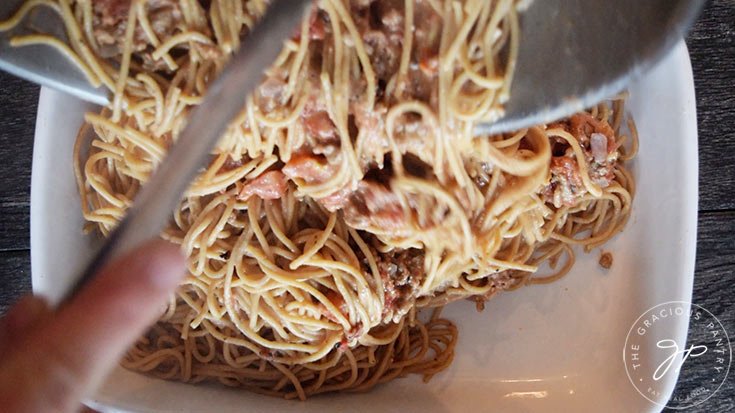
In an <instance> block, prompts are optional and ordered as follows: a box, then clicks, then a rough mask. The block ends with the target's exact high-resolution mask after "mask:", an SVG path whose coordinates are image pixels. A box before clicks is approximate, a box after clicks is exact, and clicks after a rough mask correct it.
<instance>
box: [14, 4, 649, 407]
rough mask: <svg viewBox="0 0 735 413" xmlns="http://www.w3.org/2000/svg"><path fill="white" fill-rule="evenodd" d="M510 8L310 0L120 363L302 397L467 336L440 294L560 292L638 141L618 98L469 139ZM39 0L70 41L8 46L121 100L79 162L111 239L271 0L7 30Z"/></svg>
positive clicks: (348, 385)
mask: <svg viewBox="0 0 735 413" xmlns="http://www.w3.org/2000/svg"><path fill="white" fill-rule="evenodd" d="M519 3H520V2H518V1H516V0H494V1H484V0H465V1H449V0H402V1H399V0H386V1H375V0H349V1H348V0H321V1H319V2H317V4H316V6H315V8H314V10H313V12H312V13H311V15H310V17H309V18H308V19H305V20H304V22H303V23H302V25H301V27H299V28H297V29H296V30H295V32H294V36H293V37H292V38H291V39H290V40H288V41H287V42H286V44H285V46H284V48H283V51H282V52H281V54H280V56H279V57H278V58H277V60H276V61H275V62H274V63H273V65H272V66H271V67H270V68H269V70H268V71H267V73H266V76H265V78H264V80H263V82H262V83H261V85H260V87H259V88H258V90H257V91H256V92H255V93H253V94H252V95H251V96H249V97H247V104H246V105H245V107H244V108H243V110H242V111H241V112H240V114H239V115H238V117H237V118H236V119H234V120H233V121H232V123H231V125H230V126H229V128H228V131H227V133H226V134H225V136H223V137H222V139H221V141H220V142H219V144H218V146H217V148H216V150H215V151H214V152H213V154H212V159H211V162H210V164H209V166H208V168H207V169H206V170H205V171H203V172H202V173H201V174H200V175H199V177H198V178H197V179H196V180H195V181H194V182H193V183H192V185H191V187H190V188H189V190H188V192H187V193H186V196H185V198H184V199H183V200H182V202H181V204H180V206H179V208H177V209H176V211H174V213H173V217H172V221H171V225H170V226H169V227H168V228H167V229H166V230H165V232H164V233H163V235H162V236H163V237H164V238H166V239H169V240H171V241H173V242H176V243H179V244H181V245H182V248H183V249H184V250H185V251H186V253H187V254H188V256H189V272H190V275H189V276H188V277H187V278H186V280H185V281H184V282H183V284H182V285H181V287H180V289H179V291H178V292H177V293H176V295H174V296H172V297H171V301H170V303H169V305H168V307H167V309H166V311H165V312H164V314H163V315H162V316H161V318H160V321H159V323H158V324H157V326H156V327H154V328H153V329H152V330H151V331H150V332H149V333H148V334H147V335H146V337H144V338H142V339H141V340H140V341H139V342H138V343H137V344H136V345H135V346H134V347H133V349H131V351H130V353H129V354H128V356H127V357H126V358H125V360H124V361H123V365H124V366H127V367H128V368H131V369H134V370H138V371H143V372H148V373H151V374H154V375H156V376H159V377H162V378H167V379H178V380H183V381H188V382H199V381H202V380H208V379H216V380H218V381H220V382H222V383H224V384H226V385H230V386H239V387H245V388H248V389H250V390H253V391H257V392H260V393H265V394H270V395H280V396H285V397H288V398H296V397H298V398H301V399H304V398H305V397H307V396H308V395H312V394H317V393H322V392H328V391H337V390H364V389H368V388H370V387H372V386H373V385H375V384H376V383H379V382H385V381H388V380H391V379H392V378H395V377H400V376H403V375H406V374H410V373H417V374H421V375H423V376H424V377H425V378H426V379H427V380H428V379H429V378H430V377H431V376H432V375H433V374H435V373H437V372H439V371H441V370H442V369H444V368H446V366H448V365H449V363H450V362H451V360H452V357H453V354H454V345H455V343H456V340H457V330H456V328H455V327H454V326H453V325H452V324H451V323H449V322H448V321H447V320H444V319H442V318H440V317H439V307H441V306H443V305H444V304H446V303H448V302H451V301H454V300H457V299H462V298H469V299H472V300H474V301H476V302H477V303H478V308H481V306H482V303H483V302H484V301H485V300H487V299H489V298H491V297H492V296H493V295H495V294H497V293H498V292H499V291H502V290H512V289H515V288H518V287H521V286H524V285H530V284H540V283H548V282H552V281H554V280H556V279H558V278H560V277H562V276H564V275H565V274H566V273H567V272H568V271H569V269H570V268H571V267H572V265H573V263H574V252H573V250H572V248H571V247H572V246H573V245H581V246H583V247H584V248H585V249H586V250H588V251H589V250H590V249H592V248H595V247H597V246H599V245H602V244H603V243H604V242H605V241H607V240H608V239H610V238H611V237H612V236H613V235H614V234H615V233H617V232H618V231H620V230H621V229H622V228H623V226H624V225H625V223H626V221H627V219H628V217H629V215H630V206H631V200H632V196H633V192H634V181H633V179H632V176H631V175H630V173H629V172H628V171H627V169H625V167H624V166H623V165H622V163H623V162H626V161H628V160H630V159H631V158H632V157H633V156H634V155H635V150H636V148H637V135H636V132H635V127H634V125H633V124H632V122H628V123H627V125H626V124H624V118H623V112H624V109H623V97H618V98H615V99H614V100H613V101H612V102H611V104H601V105H599V106H597V107H594V108H592V109H591V110H590V111H588V112H583V113H579V114H576V115H574V116H572V117H570V118H568V119H565V120H562V121H559V122H557V123H554V124H550V125H540V126H536V127H532V128H529V129H526V130H521V131H518V132H515V133H511V134H503V135H496V136H480V137H475V136H473V133H472V132H473V126H474V125H475V124H476V123H477V122H483V121H492V120H494V119H496V118H498V117H499V116H502V114H503V103H504V102H505V101H506V100H507V99H508V92H509V88H510V82H511V78H512V72H513V67H514V64H515V56H516V55H517V48H518V32H519V23H518V15H517V13H518V12H517V7H518V6H519ZM39 6H47V7H49V8H51V9H52V10H55V11H56V12H58V14H59V15H60V16H61V18H62V20H63V22H64V24H65V26H66V30H67V36H68V38H69V39H68V40H69V42H68V43H69V46H65V47H66V49H64V48H63V47H61V43H59V42H58V41H57V40H56V39H53V38H51V37H48V36H45V35H42V34H33V35H24V34H19V35H18V36H16V37H15V38H14V40H13V41H14V42H16V43H17V44H32V43H45V44H49V45H52V46H54V47H57V48H61V49H62V50H64V51H65V53H66V54H68V55H73V56H75V61H76V63H77V65H78V66H79V67H80V68H82V69H83V70H84V71H85V73H86V74H87V76H88V78H89V79H90V81H91V82H93V83H95V82H96V83H99V84H103V85H105V86H106V87H108V88H109V89H110V90H111V91H112V92H113V93H114V99H113V101H112V104H111V105H110V106H109V107H108V108H104V109H102V111H101V112H100V113H98V114H94V113H89V114H87V115H86V116H85V121H86V122H85V125H84V127H83V128H82V130H81V131H80V133H79V138H78V140H77V148H76V150H75V153H76V156H77V157H76V159H75V162H74V163H75V170H76V175H77V179H78V186H79V190H80V194H81V201H82V212H83V214H84V217H85V218H86V219H87V221H88V225H87V226H86V229H87V230H93V229H94V230H99V232H101V233H102V234H103V235H107V234H109V233H110V231H111V230H112V229H113V228H114V227H115V225H116V224H117V223H118V222H119V220H120V219H121V218H122V216H123V215H124V214H125V210H126V208H127V207H129V206H130V205H131V203H132V199H133V198H134V196H135V194H136V192H137V190H138V189H139V187H140V186H141V185H142V184H143V183H144V182H145V181H146V180H147V178H148V176H149V175H150V173H151V172H152V171H153V170H154V169H155V167H156V165H157V164H158V163H159V162H160V161H161V159H162V157H163V156H165V153H166V150H167V148H168V147H169V146H170V145H171V144H172V143H173V142H174V141H175V140H176V138H177V136H178V134H179V132H180V131H181V129H182V127H183V125H184V124H185V122H186V119H187V114H188V113H189V111H190V110H191V109H192V108H193V107H194V106H196V105H198V104H199V103H200V102H201V99H202V96H203V94H204V93H205V92H206V89H207V85H208V84H209V83H210V81H211V80H212V79H213V78H214V77H215V76H216V75H217V73H218V71H219V70H220V69H221V68H222V67H223V66H224V64H225V63H226V62H227V60H228V58H229V56H230V55H231V53H232V52H233V51H234V50H236V49H237V47H239V38H240V36H241V35H243V34H244V33H245V32H247V30H248V28H249V27H251V25H252V24H253V22H254V21H256V20H257V18H258V16H260V15H261V14H262V13H264V12H265V9H266V7H267V2H266V1H262V0H212V1H211V2H210V1H207V2H204V1H198V0H180V1H173V0H148V1H145V0H131V1H123V0H104V1H94V2H92V1H91V0H31V1H29V2H28V3H26V5H25V6H23V7H22V8H21V9H20V10H19V11H18V13H17V14H16V15H15V16H14V17H12V18H11V19H10V20H9V21H8V22H5V23H0V30H10V29H14V28H15V29H16V30H18V29H17V28H18V26H19V25H20V24H21V22H22V21H23V18H24V16H25V15H26V14H28V13H30V12H31V11H32V10H33V9H34V8H35V7H39ZM626 126H627V127H628V129H630V138H628V136H627V135H626V134H625V133H624V132H623V129H625V127H626ZM89 134H91V135H92V139H91V146H90V148H89V150H88V151H87V150H86V149H85V147H84V145H83V142H85V139H86V137H87V136H88V135H89ZM626 139H630V140H631V141H632V148H633V149H632V150H626V149H625V147H623V146H622V145H623V143H624V142H625V141H626ZM562 256H564V257H565V262H564V265H561V266H559V267H558V268H557V269H556V270H555V272H554V273H553V274H551V275H545V276H540V275H538V269H539V266H540V265H541V264H542V263H543V262H549V263H550V264H551V267H552V268H555V267H557V264H558V263H557V261H559V260H560V259H562V258H564V257H562ZM427 307H437V309H435V310H434V312H433V313H432V315H431V317H430V318H428V319H423V317H422V316H421V315H420V314H418V310H419V309H421V308H427Z"/></svg>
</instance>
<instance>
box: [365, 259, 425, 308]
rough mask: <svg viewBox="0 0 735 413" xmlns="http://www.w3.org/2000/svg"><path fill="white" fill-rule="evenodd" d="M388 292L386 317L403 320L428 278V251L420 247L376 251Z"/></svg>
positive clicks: (381, 274) (384, 285)
mask: <svg viewBox="0 0 735 413" xmlns="http://www.w3.org/2000/svg"><path fill="white" fill-rule="evenodd" d="M375 256H376V259H377V264H378V271H379V272H380V278H381V279H382V280H383V291H384V293H385V307H384V309H383V318H384V320H392V321H394V322H397V321H399V320H400V319H401V318H402V317H403V316H404V315H405V314H406V313H407V312H408V310H410V309H411V307H412V306H413V305H414V303H415V302H416V298H417V297H418V293H419V289H420V287H421V283H422V281H423V280H424V276H425V274H424V253H423V251H421V250H418V249H413V248H411V249H405V250H396V251H392V252H389V253H384V254H380V253H375Z"/></svg>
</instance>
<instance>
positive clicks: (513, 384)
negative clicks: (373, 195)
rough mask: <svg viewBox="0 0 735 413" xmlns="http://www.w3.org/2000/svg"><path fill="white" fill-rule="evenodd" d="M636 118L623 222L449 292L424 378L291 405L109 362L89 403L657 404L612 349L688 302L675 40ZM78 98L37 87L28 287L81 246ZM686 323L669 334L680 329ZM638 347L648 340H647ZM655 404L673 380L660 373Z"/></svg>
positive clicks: (171, 406) (311, 407) (683, 102)
mask: <svg viewBox="0 0 735 413" xmlns="http://www.w3.org/2000/svg"><path fill="white" fill-rule="evenodd" d="M629 90H630V94H631V97H630V100H629V106H628V111H629V112H630V113H632V114H633V116H634V117H635V120H636V122H637V124H638V128H639V132H640V136H641V145H640V154H639V156H638V157H637V158H636V160H635V162H634V164H633V171H634V174H635V176H636V179H637V181H638V191H637V195H636V199H635V202H634V206H633V216H632V218H631V220H630V223H629V224H628V227H627V228H626V230H625V231H624V232H623V233H622V234H620V235H618V236H616V237H615V238H614V239H613V240H612V241H611V242H610V243H609V244H608V245H607V246H606V247H605V249H606V250H609V251H612V252H613V254H614V257H615V259H614V265H613V267H612V269H611V270H609V271H605V270H603V269H602V268H600V266H599V265H598V264H597V259H598V257H599V251H598V250H595V251H593V252H592V253H590V254H584V253H582V252H581V251H580V252H578V262H577V264H576V266H575V267H574V269H573V270H572V271H571V273H570V274H569V275H567V276H566V277H565V278H564V279H562V280H561V281H558V282H556V283H553V284H551V285H542V286H532V287H527V288H523V289H521V290H519V291H517V292H511V293H505V294H502V295H501V296H499V297H497V298H495V299H494V300H492V301H490V302H488V303H487V305H486V308H485V311H484V312H482V313H477V312H476V311H475V309H474V305H473V304H471V303H467V302H460V303H455V304H453V305H451V306H450V307H449V308H447V309H446V310H445V313H444V314H445V315H446V316H447V317H449V318H450V319H452V320H454V321H455V322H456V323H457V324H458V325H459V330H460V336H459V343H458V345H457V354H456V357H455V360H454V363H453V364H452V365H451V366H450V367H449V368H448V369H447V370H446V371H444V372H443V373H441V374H439V375H437V376H435V377H434V379H433V380H432V381H431V382H430V383H428V384H424V383H422V382H421V381H420V380H419V378H418V377H410V378H405V379H400V380H396V381H393V382H391V383H390V384H387V385H382V386H379V387H377V388H375V389H374V390H372V391H370V392H368V393H365V394H337V395H328V396H322V397H315V398H312V399H309V400H308V401H307V402H305V403H302V402H297V401H296V402H294V401H284V400H279V399H274V398H270V397H265V396H259V395H256V394H251V393H248V392H246V391H237V390H232V389H227V388H223V387H219V386H216V385H197V386H191V385H186V384H181V383H176V382H166V381H160V380H156V379H152V378H148V377H145V376H142V375H139V374H136V373H132V372H128V371H125V370H123V369H121V368H118V369H117V370H116V371H115V372H114V374H113V375H112V376H111V377H110V379H109V380H108V382H107V383H106V384H104V385H103V386H102V387H101V389H100V391H99V393H98V394H97V395H96V396H95V397H94V400H93V401H92V402H93V404H94V405H95V406H97V407H101V406H107V407H106V409H113V410H114V409H117V410H131V411H171V412H184V411H219V412H230V411H242V410H246V411H279V412H281V411H294V412H296V411H298V412H322V411H325V410H338V411H342V410H350V411H356V412H375V411H380V412H387V411H423V412H466V411H478V410H479V411H486V410H491V409H492V410H494V411H562V410H563V411H585V410H586V411H622V410H624V411H656V410H659V409H660V407H658V406H657V405H655V404H652V403H651V402H649V401H647V400H645V399H644V398H643V397H642V396H641V395H639V394H638V393H637V392H636V390H635V389H634V388H633V386H632V385H631V384H630V383H629V382H628V378H627V377H626V373H625V369H624V365H623V360H622V351H623V344H624V341H625V337H626V333H627V331H628V329H629V328H630V326H631V325H632V323H633V322H634V321H635V320H636V318H637V317H638V316H639V315H640V314H641V313H642V312H643V311H644V310H646V309H648V308H649V307H652V306H654V305H656V304H659V303H662V302H666V301H672V300H679V301H690V300H691V291H692V279H693V272H694V256H695V246H696V225H697V130H696V114H695V100H694V85H693V82H692V72H691V66H690V63H689V57H688V54H687V50H686V46H685V45H684V43H683V42H682V43H681V44H680V45H679V46H678V47H676V48H675V49H674V50H673V52H672V53H671V54H670V55H669V56H668V57H667V58H666V59H665V60H664V61H663V62H662V63H661V64H659V65H658V66H657V67H656V68H655V69H653V70H652V71H651V72H649V73H648V74H647V75H646V76H645V77H643V78H642V79H640V80H639V81H637V82H635V83H634V84H633V85H631V86H630V88H629ZM87 108H88V105H87V104H84V103H82V102H80V101H77V100H75V99H74V98H71V97H69V96H66V95H62V94H59V93H57V92H54V91H51V90H48V89H43V90H42V92H41V98H40V102H39V107H38V119H37V124H36V140H35V148H34V158H33V178H32V179H33V184H32V191H31V197H32V202H31V253H32V254H31V261H32V277H33V288H34V290H35V291H36V292H38V293H40V294H43V295H46V296H49V297H51V298H52V299H55V298H58V295H59V293H60V291H61V286H66V285H69V282H70V281H69V280H70V277H71V276H72V275H73V274H75V273H76V271H78V270H79V268H80V266H81V265H82V263H83V262H84V259H85V257H87V256H88V255H89V251H90V249H91V245H92V243H93V239H92V237H87V236H84V235H83V234H82V231H81V228H82V223H83V222H82V217H81V214H80V212H79V202H80V201H79V196H78V195H77V190H76V186H75V182H74V174H73V170H72V162H71V160H72V145H73V142H74V138H75V136H76V133H77V130H78V128H79V125H80V124H81V122H82V113H83V111H84V110H85V109H87ZM687 324H688V323H687V320H681V322H680V324H679V325H678V326H677V329H676V331H672V332H670V334H672V335H673V337H675V338H677V341H679V342H682V343H683V340H684V338H685V337H686V331H687ZM649 344H650V343H649ZM665 380H668V381H667V382H666V383H665V385H664V386H663V388H665V389H668V390H667V391H665V392H662V394H661V396H660V400H661V401H662V402H665V400H667V399H668V396H669V395H670V393H671V391H672V390H673V386H674V384H675V380H676V377H674V376H673V375H670V376H668V377H667V378H666V379H665Z"/></svg>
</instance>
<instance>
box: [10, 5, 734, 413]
mask: <svg viewBox="0 0 735 413" xmlns="http://www.w3.org/2000/svg"><path fill="white" fill-rule="evenodd" d="M687 44H688V46H689V53H690V54H691V58H692V65H693V67H694V82H695V85H696V90H697V112H698V115H697V116H698V122H699V228H698V235H697V237H698V241H697V265H696V271H695V277H694V299H693V302H694V303H696V304H699V305H702V306H703V307H705V308H706V309H708V310H709V311H711V312H712V313H713V314H714V315H715V316H717V317H718V318H719V319H720V320H721V322H722V323H723V325H724V326H725V329H727V330H728V331H729V333H730V335H731V337H733V339H734V341H735V288H734V287H735V0H716V1H712V2H709V3H708V5H707V7H706V9H705V11H704V12H703V14H702V16H700V18H699V20H698V21H697V24H696V25H695V27H694V29H693V31H692V32H691V33H690V34H689V37H688V38H687ZM0 85H1V86H0V87H1V88H2V90H0V176H1V177H2V179H3V184H2V185H1V186H0V222H1V223H2V224H1V225H0V283H1V284H0V285H2V288H0V313H2V312H4V311H5V309H6V308H7V307H8V306H9V305H10V304H11V303H12V302H13V301H14V300H16V299H17V298H18V297H19V296H20V295H22V294H24V293H26V292H28V291H30V289H31V273H30V251H29V248H30V241H29V218H30V184H31V157H32V153H33V133H34V127H35V118H36V106H37V103H38V87H37V86H35V85H32V84H29V83H27V82H25V81H22V80H18V79H15V78H13V77H11V76H9V75H6V74H4V73H0ZM68 161H69V160H67V159H60V160H59V162H68ZM709 374H710V373H709V372H708V371H704V370H703V371H698V370H692V369H688V370H687V369H685V370H684V371H683V373H682V375H681V376H680V378H679V386H683V387H685V388H687V389H689V388H694V387H695V386H696V383H698V382H699V381H700V380H701V379H702V378H703V377H708V375H709ZM687 411H702V412H714V411H717V412H730V411H735V372H732V373H731V374H730V375H729V377H728V379H727V382H726V383H725V384H724V385H723V386H722V388H721V389H720V391H719V392H718V393H717V394H716V395H715V396H714V397H712V398H710V399H709V400H708V401H707V402H705V403H704V404H702V405H699V406H697V407H695V408H693V409H690V410H687Z"/></svg>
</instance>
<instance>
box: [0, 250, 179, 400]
mask: <svg viewBox="0 0 735 413" xmlns="http://www.w3.org/2000/svg"><path fill="white" fill-rule="evenodd" d="M184 274H185V260H184V257H183V255H182V254H181V252H180V251H179V248H178V247H177V246H176V245H174V244H171V243H168V242H166V241H162V240H157V241H153V242H150V243H148V244H146V245H144V246H142V247H140V248H138V249H136V250H135V251H133V252H132V253H130V254H128V255H126V256H125V257H122V258H120V259H118V260H115V261H113V262H112V263H110V264H109V265H107V266H106V267H105V268H104V269H103V270H102V271H101V272H100V273H99V275H98V276H97V277H95V278H94V279H93V280H92V281H91V282H90V283H89V285H87V286H86V287H85V288H84V289H83V290H82V291H80V292H79V293H78V294H77V295H76V296H75V297H74V298H73V299H72V300H71V301H69V302H68V303H66V304H65V305H64V306H62V307H61V308H60V309H58V310H53V309H51V308H49V307H48V305H47V304H46V302H45V301H44V300H42V299H40V298H37V297H33V296H30V295H29V296H25V297H24V298H22V299H21V300H20V301H19V302H18V303H16V304H15V305H14V306H13V307H12V308H10V310H8V312H7V314H6V315H5V317H4V318H3V319H2V321H0V406H2V409H3V411H8V412H26V411H27V412H46V411H54V412H59V411H61V412H71V411H76V410H78V409H79V408H80V407H81V401H82V399H83V398H84V397H86V396H89V395H90V394H91V393H92V392H93V391H94V390H95V389H96V387H97V386H99V385H100V384H101V383H102V380H104V378H105V377H106V376H107V374H108V373H109V372H110V371H111V370H112V369H113V368H114V367H115V365H116V364H117V362H118V361H119V360H120V358H121V357H122V356H123V354H124V353H125V351H126V350H127V349H128V347H129V346H130V345H131V344H132V343H133V342H134V341H135V340H136V339H137V338H138V337H140V335H141V334H143V333H144V331H145V329H146V328H147V327H148V326H149V325H150V324H151V323H153V322H154V321H155V319H156V317H157V316H158V315H160V312H161V310H162V306H163V305H164V304H165V302H166V300H167V299H168V297H169V295H170V294H171V292H172V291H173V290H174V289H175V287H176V286H177V285H178V283H179V280H180V279H181V278H182V277H183V275H184Z"/></svg>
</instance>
